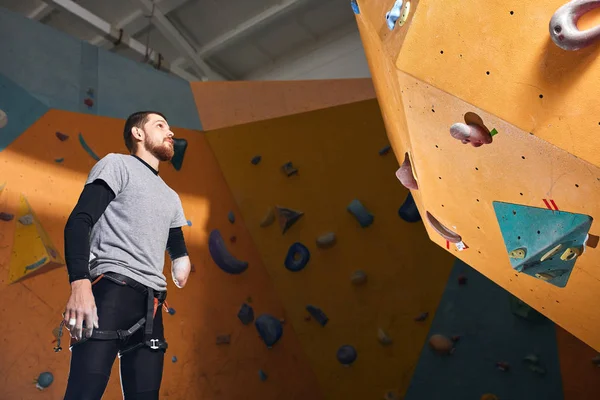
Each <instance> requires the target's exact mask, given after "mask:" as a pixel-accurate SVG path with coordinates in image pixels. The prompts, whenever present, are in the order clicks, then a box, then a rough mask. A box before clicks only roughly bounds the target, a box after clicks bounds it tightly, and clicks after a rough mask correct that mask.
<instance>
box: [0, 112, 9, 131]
mask: <svg viewBox="0 0 600 400" xmlns="http://www.w3.org/2000/svg"><path fill="white" fill-rule="evenodd" d="M6 124H8V116H7V115H6V112H4V110H0V129H2V128H4V127H5V126H6Z"/></svg>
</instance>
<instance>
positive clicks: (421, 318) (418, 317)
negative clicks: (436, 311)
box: [415, 312, 429, 322]
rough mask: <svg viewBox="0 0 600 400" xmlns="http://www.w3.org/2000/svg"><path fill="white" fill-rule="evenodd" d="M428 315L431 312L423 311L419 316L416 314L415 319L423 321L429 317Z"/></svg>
mask: <svg viewBox="0 0 600 400" xmlns="http://www.w3.org/2000/svg"><path fill="white" fill-rule="evenodd" d="M427 317H429V313H428V312H424V313H421V314H419V315H418V316H416V317H415V321H417V322H422V321H425V320H426V319H427Z"/></svg>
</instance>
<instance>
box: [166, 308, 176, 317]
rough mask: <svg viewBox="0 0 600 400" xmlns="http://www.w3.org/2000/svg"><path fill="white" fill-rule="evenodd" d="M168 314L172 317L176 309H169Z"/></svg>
mask: <svg viewBox="0 0 600 400" xmlns="http://www.w3.org/2000/svg"><path fill="white" fill-rule="evenodd" d="M167 312H168V313H169V314H171V315H175V309H174V308H173V307H169V309H168V310H167Z"/></svg>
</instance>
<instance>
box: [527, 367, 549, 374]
mask: <svg viewBox="0 0 600 400" xmlns="http://www.w3.org/2000/svg"><path fill="white" fill-rule="evenodd" d="M528 368H529V369H530V370H531V371H532V372H535V373H536V374H538V375H546V368H543V367H540V366H539V365H529V366H528Z"/></svg>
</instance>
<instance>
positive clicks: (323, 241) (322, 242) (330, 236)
mask: <svg viewBox="0 0 600 400" xmlns="http://www.w3.org/2000/svg"><path fill="white" fill-rule="evenodd" d="M335 243H336V236H335V233H334V232H328V233H325V234H323V235H321V236H319V237H318V238H317V247H319V248H321V249H328V248H330V247H333V246H334V245H335Z"/></svg>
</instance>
